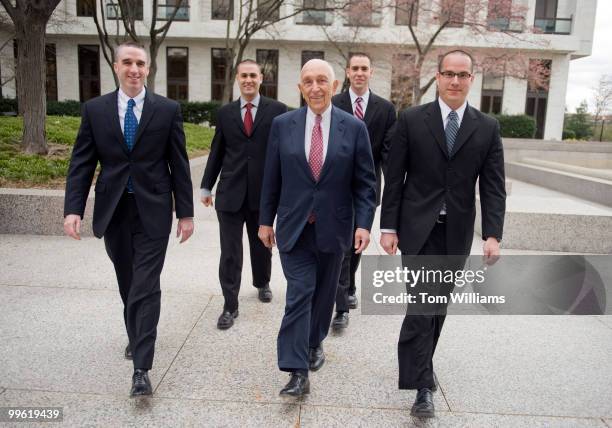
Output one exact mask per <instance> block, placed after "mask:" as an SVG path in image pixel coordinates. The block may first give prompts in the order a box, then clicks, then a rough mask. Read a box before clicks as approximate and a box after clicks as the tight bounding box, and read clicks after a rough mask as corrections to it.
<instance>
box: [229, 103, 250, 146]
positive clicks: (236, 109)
mask: <svg viewBox="0 0 612 428" xmlns="http://www.w3.org/2000/svg"><path fill="white" fill-rule="evenodd" d="M230 109H231V114H232V117H233V118H234V122H236V125H238V127H239V128H240V130H241V131H242V133H243V134H244V135H246V136H247V137H248V135H247V133H246V130H245V129H244V121H243V120H242V112H241V111H240V98H238V99H237V100H236V101H232V104H231V107H230Z"/></svg>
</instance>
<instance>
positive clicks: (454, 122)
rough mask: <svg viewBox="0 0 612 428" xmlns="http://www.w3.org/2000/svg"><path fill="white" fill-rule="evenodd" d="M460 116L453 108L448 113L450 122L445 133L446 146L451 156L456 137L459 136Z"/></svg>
mask: <svg viewBox="0 0 612 428" xmlns="http://www.w3.org/2000/svg"><path fill="white" fill-rule="evenodd" d="M458 119H459V116H457V112H456V111H455V110H451V112H450V113H449V114H448V122H447V124H446V129H444V133H445V134H446V148H447V150H448V155H449V156H450V155H451V153H452V152H453V146H454V145H455V138H457V132H459V120H458Z"/></svg>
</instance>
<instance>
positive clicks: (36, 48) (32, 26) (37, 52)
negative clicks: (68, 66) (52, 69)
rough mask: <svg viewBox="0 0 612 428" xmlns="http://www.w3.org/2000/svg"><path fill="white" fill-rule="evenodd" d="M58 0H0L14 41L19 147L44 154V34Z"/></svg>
mask: <svg viewBox="0 0 612 428" xmlns="http://www.w3.org/2000/svg"><path fill="white" fill-rule="evenodd" d="M59 2H60V0H46V1H41V0H14V1H11V0H0V3H1V4H2V6H4V9H5V11H6V13H7V14H8V16H9V17H10V19H11V21H12V23H13V26H14V29H15V39H16V40H17V65H16V70H17V72H16V76H15V78H16V83H17V99H18V100H19V105H20V111H22V112H23V137H22V148H23V150H24V151H25V152H26V153H36V154H46V153H47V152H48V147H47V141H46V138H45V137H46V135H45V119H46V118H45V116H46V112H47V99H46V93H45V71H46V62H45V34H46V31H47V24H48V22H49V18H50V17H51V14H53V11H54V10H55V8H56V7H57V5H58V3H59Z"/></svg>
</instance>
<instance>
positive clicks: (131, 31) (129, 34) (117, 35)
mask: <svg viewBox="0 0 612 428" xmlns="http://www.w3.org/2000/svg"><path fill="white" fill-rule="evenodd" d="M104 3H105V2H104V1H103V0H99V13H94V14H93V20H94V22H95V24H96V29H97V30H98V38H99V39H100V43H101V44H102V52H103V54H104V59H105V60H106V63H107V64H108V66H109V67H110V68H111V72H112V71H113V62H115V53H114V48H115V47H116V46H117V45H119V44H121V43H122V42H125V41H126V40H132V41H134V42H135V43H139V44H142V45H145V43H144V41H148V45H149V61H150V64H149V76H148V77H147V88H148V89H150V90H151V91H155V76H156V75H157V54H158V52H159V47H160V46H161V45H162V43H163V42H164V40H165V39H166V36H167V34H168V31H169V30H170V27H171V26H172V23H173V22H174V21H175V20H176V19H177V16H178V14H179V12H180V11H181V10H182V8H184V7H186V6H188V1H187V0H174V1H168V2H167V3H172V4H164V5H160V4H159V1H158V0H152V1H151V17H152V18H151V22H149V23H147V24H145V25H146V26H147V28H148V34H146V35H145V36H143V35H141V34H138V31H137V22H138V21H141V20H142V19H143V10H142V8H141V7H140V5H141V4H142V3H141V2H139V1H137V0H118V1H117V5H116V7H115V10H114V13H113V15H114V16H113V19H114V20H115V24H114V29H112V30H113V31H112V33H111V32H110V31H109V28H108V25H107V21H108V19H109V17H108V14H107V13H105V10H104V6H105V5H104ZM162 8H164V9H162ZM160 13H161V15H163V19H160V17H159V15H160ZM112 74H113V78H114V79H115V84H116V85H119V82H118V81H117V76H115V74H114V72H113V73H112Z"/></svg>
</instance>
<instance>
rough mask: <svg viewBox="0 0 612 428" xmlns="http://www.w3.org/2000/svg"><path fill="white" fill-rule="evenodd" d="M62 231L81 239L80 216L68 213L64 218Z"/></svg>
mask: <svg viewBox="0 0 612 428" xmlns="http://www.w3.org/2000/svg"><path fill="white" fill-rule="evenodd" d="M64 233H65V234H66V235H68V236H70V237H71V238H74V239H77V240H81V216H80V215H77V214H68V215H67V216H66V217H65V218H64Z"/></svg>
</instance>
